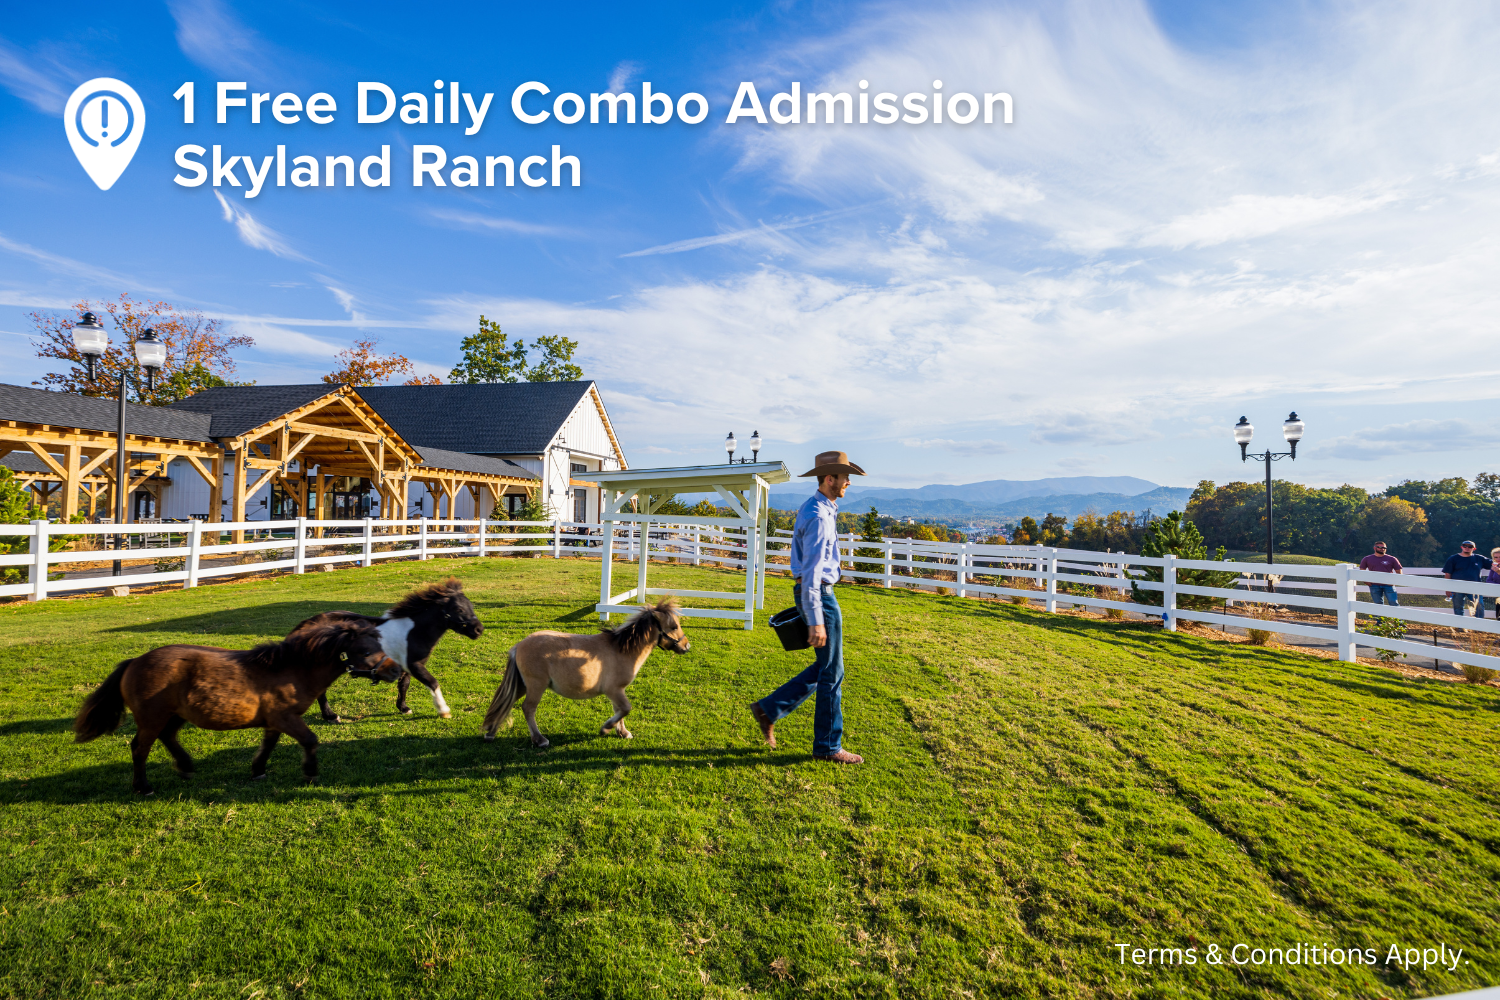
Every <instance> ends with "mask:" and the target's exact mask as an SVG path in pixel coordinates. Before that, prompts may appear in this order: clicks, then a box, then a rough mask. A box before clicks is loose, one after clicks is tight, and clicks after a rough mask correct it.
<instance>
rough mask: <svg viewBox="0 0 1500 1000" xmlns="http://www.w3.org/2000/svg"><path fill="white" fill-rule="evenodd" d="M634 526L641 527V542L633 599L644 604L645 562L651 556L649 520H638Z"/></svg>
mask: <svg viewBox="0 0 1500 1000" xmlns="http://www.w3.org/2000/svg"><path fill="white" fill-rule="evenodd" d="M636 526H637V527H638V528H640V529H641V542H640V545H641V548H640V555H639V560H638V562H637V564H636V573H635V580H636V582H635V586H636V591H635V599H636V600H637V601H638V602H640V603H641V604H645V603H646V563H647V562H649V561H650V558H651V557H650V545H651V522H650V521H640V522H638V523H637V525H636Z"/></svg>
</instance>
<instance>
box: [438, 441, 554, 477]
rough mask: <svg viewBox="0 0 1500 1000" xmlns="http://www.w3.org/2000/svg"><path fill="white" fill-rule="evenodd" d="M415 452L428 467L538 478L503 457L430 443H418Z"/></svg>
mask: <svg viewBox="0 0 1500 1000" xmlns="http://www.w3.org/2000/svg"><path fill="white" fill-rule="evenodd" d="M417 454H419V455H421V456H422V465H421V466H420V467H425V468H428V469H451V470H453V471H454V472H478V473H480V474H482V475H488V476H512V477H515V478H519V479H540V478H541V477H540V476H538V475H537V474H536V473H535V472H531V471H529V470H527V469H523V468H521V467H520V466H519V465H516V464H515V463H514V462H507V461H506V460H505V459H503V458H487V457H485V456H484V455H466V454H464V453H463V452H461V451H444V450H443V449H442V448H434V447H432V446H431V445H419V446H418V447H417Z"/></svg>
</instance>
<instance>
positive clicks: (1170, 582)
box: [1161, 552, 1177, 632]
mask: <svg viewBox="0 0 1500 1000" xmlns="http://www.w3.org/2000/svg"><path fill="white" fill-rule="evenodd" d="M1162 558H1163V559H1164V560H1165V562H1164V564H1163V566H1162V568H1161V579H1162V585H1163V586H1164V587H1165V588H1166V589H1165V590H1163V591H1162V592H1161V627H1162V628H1164V629H1166V630H1167V631H1168V632H1176V631H1177V556H1176V555H1175V554H1174V553H1171V552H1168V553H1167V554H1166V555H1165V556H1163V557H1162Z"/></svg>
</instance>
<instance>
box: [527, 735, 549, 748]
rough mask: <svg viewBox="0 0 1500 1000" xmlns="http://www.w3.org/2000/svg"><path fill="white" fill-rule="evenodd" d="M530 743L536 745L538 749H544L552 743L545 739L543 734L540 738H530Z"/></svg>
mask: <svg viewBox="0 0 1500 1000" xmlns="http://www.w3.org/2000/svg"><path fill="white" fill-rule="evenodd" d="M531 745H532V746H534V747H536V748H537V749H538V750H545V749H547V748H548V747H550V746H551V745H552V744H551V743H549V742H548V741H547V737H545V736H543V737H542V738H541V739H540V740H532V741H531Z"/></svg>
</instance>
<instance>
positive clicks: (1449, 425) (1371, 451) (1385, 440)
mask: <svg viewBox="0 0 1500 1000" xmlns="http://www.w3.org/2000/svg"><path fill="white" fill-rule="evenodd" d="M1497 445H1500V428H1496V427H1493V426H1491V425H1488V424H1477V423H1475V422H1473V421H1471V420H1426V419H1424V420H1410V421H1407V422H1406V423H1401V424H1388V425H1386V426H1384V427H1376V428H1373V429H1371V430H1368V431H1364V432H1362V433H1360V434H1352V435H1348V436H1346V437H1339V438H1334V439H1332V440H1330V441H1328V442H1327V443H1326V444H1323V445H1321V446H1319V447H1316V448H1314V449H1312V452H1311V454H1312V456H1313V457H1324V456H1327V457H1332V458H1347V459H1353V460H1355V461H1361V462H1373V461H1376V460H1378V459H1382V458H1395V457H1397V456H1401V455H1412V454H1421V453H1425V452H1432V451H1475V450H1478V449H1493V448H1494V447H1495V446H1497Z"/></svg>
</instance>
